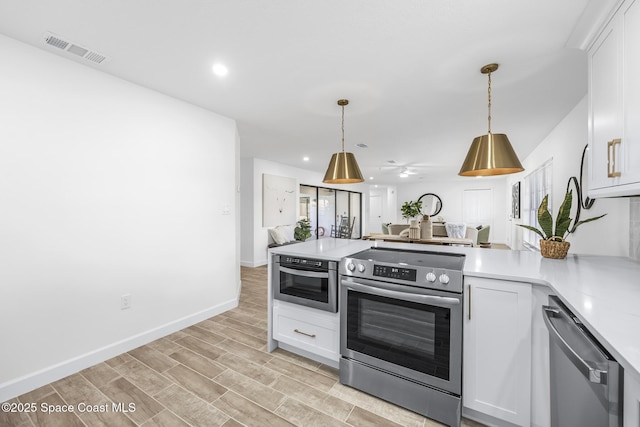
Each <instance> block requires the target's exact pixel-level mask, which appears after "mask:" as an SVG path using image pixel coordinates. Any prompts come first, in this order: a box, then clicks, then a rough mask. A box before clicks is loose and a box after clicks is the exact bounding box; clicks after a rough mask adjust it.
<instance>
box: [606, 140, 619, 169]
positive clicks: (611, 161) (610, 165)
mask: <svg viewBox="0 0 640 427" xmlns="http://www.w3.org/2000/svg"><path fill="white" fill-rule="evenodd" d="M621 143H622V140H621V139H620V138H616V139H612V140H611V141H609V142H607V176H608V177H609V178H615V177H617V176H620V171H616V158H617V157H616V145H620V144H621Z"/></svg>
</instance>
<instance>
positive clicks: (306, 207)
mask: <svg viewBox="0 0 640 427" xmlns="http://www.w3.org/2000/svg"><path fill="white" fill-rule="evenodd" d="M299 203H300V219H308V220H309V223H310V224H311V235H312V236H315V237H318V236H317V235H316V233H317V231H318V192H317V188H316V187H311V186H309V185H300V202H299Z"/></svg>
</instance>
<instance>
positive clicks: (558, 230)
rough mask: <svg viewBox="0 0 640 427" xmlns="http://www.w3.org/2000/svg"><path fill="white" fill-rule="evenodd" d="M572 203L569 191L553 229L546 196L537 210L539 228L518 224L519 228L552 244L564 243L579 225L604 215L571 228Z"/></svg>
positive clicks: (597, 217)
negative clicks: (535, 234) (529, 231)
mask: <svg viewBox="0 0 640 427" xmlns="http://www.w3.org/2000/svg"><path fill="white" fill-rule="evenodd" d="M572 202H573V195H572V191H571V190H569V191H567V193H566V194H565V196H564V200H563V201H562V204H561V205H560V209H558V216H557V217H556V221H555V229H554V227H553V225H554V224H553V216H552V215H551V212H549V195H548V194H547V195H546V196H544V199H542V203H540V207H539V208H538V224H539V225H540V228H536V227H532V226H530V225H524V224H518V225H519V226H520V227H523V228H526V229H527V230H531V231H533V232H534V233H537V234H538V235H539V236H540V237H542V239H544V240H551V241H553V242H564V240H565V239H566V237H567V236H568V235H569V233H573V232H574V231H576V229H577V228H578V226H579V225H582V224H584V223H587V222H591V221H595V220H596V219H600V218H602V217H603V216H605V215H606V214H603V215H600V216H596V217H593V218H588V219H583V220H581V221H578V222H577V223H576V224H575V225H574V226H573V227H571V221H572V220H573V219H572V218H571V217H569V215H570V213H571V204H572Z"/></svg>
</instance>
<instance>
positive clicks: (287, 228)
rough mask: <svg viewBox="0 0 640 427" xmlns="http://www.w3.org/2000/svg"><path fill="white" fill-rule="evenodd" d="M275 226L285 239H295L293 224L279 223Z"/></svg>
mask: <svg viewBox="0 0 640 427" xmlns="http://www.w3.org/2000/svg"><path fill="white" fill-rule="evenodd" d="M276 228H278V229H279V230H280V232H281V233H282V234H283V235H284V238H285V239H287V242H290V241H292V240H296V239H295V237H294V234H293V232H294V231H295V229H296V226H295V225H279V226H277V227H276Z"/></svg>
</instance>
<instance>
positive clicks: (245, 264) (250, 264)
mask: <svg viewBox="0 0 640 427" xmlns="http://www.w3.org/2000/svg"><path fill="white" fill-rule="evenodd" d="M240 265H241V266H243V267H251V268H256V267H262V266H263V265H267V260H266V259H264V260H260V261H256V262H249V261H240Z"/></svg>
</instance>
